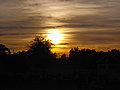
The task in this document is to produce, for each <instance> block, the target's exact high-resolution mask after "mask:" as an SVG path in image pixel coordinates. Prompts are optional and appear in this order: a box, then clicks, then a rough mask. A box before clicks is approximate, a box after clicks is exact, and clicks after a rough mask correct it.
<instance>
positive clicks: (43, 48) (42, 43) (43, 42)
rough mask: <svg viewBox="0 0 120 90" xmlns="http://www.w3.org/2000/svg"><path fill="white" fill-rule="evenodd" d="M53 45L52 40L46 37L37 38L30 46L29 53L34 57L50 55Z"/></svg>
mask: <svg viewBox="0 0 120 90" xmlns="http://www.w3.org/2000/svg"><path fill="white" fill-rule="evenodd" d="M52 45H53V44H52V43H51V42H50V40H47V39H45V37H43V36H36V37H35V39H33V41H32V43H31V44H30V46H29V47H30V49H29V50H28V51H29V52H30V53H31V54H34V55H39V56H41V55H48V54H51V51H50V49H51V48H52Z"/></svg>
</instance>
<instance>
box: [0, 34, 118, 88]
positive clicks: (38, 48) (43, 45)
mask: <svg viewBox="0 0 120 90" xmlns="http://www.w3.org/2000/svg"><path fill="white" fill-rule="evenodd" d="M52 45H53V44H52V43H51V42H50V40H46V39H45V38H44V37H41V36H40V37H35V39H34V40H33V41H32V43H31V44H30V45H29V49H28V50H27V51H19V52H17V53H13V54H11V52H10V49H9V48H7V47H6V46H5V45H2V44H0V80H1V82H2V84H1V87H2V88H3V87H7V86H8V87H10V86H9V84H11V83H13V84H16V83H17V84H18V85H23V82H24V83H28V82H29V83H32V84H31V85H33V83H34V82H36V83H40V82H42V80H51V81H55V80H62V81H71V80H77V82H78V83H76V85H77V88H78V89H80V90H98V88H99V90H103V88H106V90H107V89H111V88H112V89H113V88H114V87H117V84H116V83H118V82H120V51H119V50H117V49H113V50H110V51H108V52H103V51H100V52H98V51H96V50H90V49H82V50H79V49H78V48H73V49H71V50H70V52H69V57H66V55H65V54H63V55H62V56H61V57H60V58H56V54H55V53H52V52H51V46H52ZM17 84H16V85H17ZM23 86H24V85H23Z"/></svg>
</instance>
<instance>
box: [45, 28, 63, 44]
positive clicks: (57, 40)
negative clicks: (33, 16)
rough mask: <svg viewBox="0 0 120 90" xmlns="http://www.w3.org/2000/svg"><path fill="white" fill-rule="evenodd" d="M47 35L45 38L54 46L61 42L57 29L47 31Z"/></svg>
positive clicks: (61, 38)
mask: <svg viewBox="0 0 120 90" xmlns="http://www.w3.org/2000/svg"><path fill="white" fill-rule="evenodd" d="M48 32H49V34H48V35H47V38H48V39H50V40H51V41H52V43H54V44H58V43H60V42H61V40H63V37H62V34H61V31H60V30H59V29H49V30H48Z"/></svg>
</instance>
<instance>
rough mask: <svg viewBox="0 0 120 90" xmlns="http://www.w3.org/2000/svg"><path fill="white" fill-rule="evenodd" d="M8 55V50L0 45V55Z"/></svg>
mask: <svg viewBox="0 0 120 90" xmlns="http://www.w3.org/2000/svg"><path fill="white" fill-rule="evenodd" d="M10 53H11V52H10V49H8V48H7V47H6V46H5V45H3V44H0V55H6V54H10Z"/></svg>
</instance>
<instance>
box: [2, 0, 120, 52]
mask: <svg viewBox="0 0 120 90" xmlns="http://www.w3.org/2000/svg"><path fill="white" fill-rule="evenodd" d="M119 10H120V0H0V43H2V44H4V45H6V46H7V47H8V48H10V49H11V50H13V49H14V50H16V51H18V50H25V49H27V48H28V45H29V44H30V41H31V40H32V39H33V38H34V37H35V36H36V35H41V34H43V35H45V36H46V37H47V38H48V39H51V40H52V42H53V43H54V44H55V46H54V47H55V48H54V49H53V52H58V53H66V52H68V51H69V50H70V49H71V48H73V47H79V48H89V49H96V50H103V51H106V50H108V49H113V48H116V49H120V11H119Z"/></svg>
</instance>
